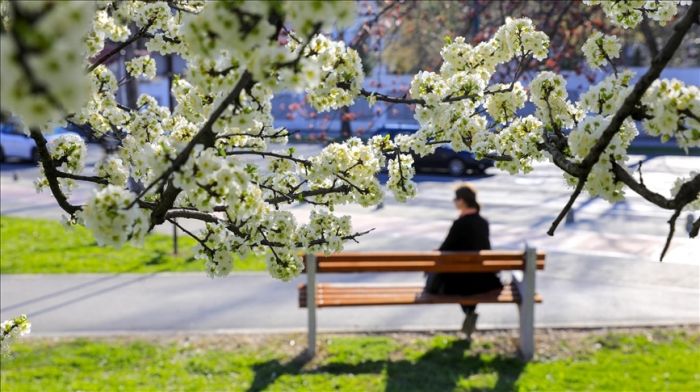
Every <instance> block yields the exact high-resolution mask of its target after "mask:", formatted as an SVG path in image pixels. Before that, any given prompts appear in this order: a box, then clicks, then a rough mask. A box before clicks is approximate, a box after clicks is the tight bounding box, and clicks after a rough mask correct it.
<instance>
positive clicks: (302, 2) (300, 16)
mask: <svg viewBox="0 0 700 392" xmlns="http://www.w3.org/2000/svg"><path fill="white" fill-rule="evenodd" d="M284 11H285V13H286V16H287V20H288V21H289V23H290V24H291V26H292V28H294V30H295V31H297V32H298V33H300V34H302V35H303V36H308V35H309V34H311V33H313V32H314V28H315V26H316V25H317V24H319V23H321V22H325V23H328V21H335V23H336V25H335V27H336V28H337V29H343V28H346V27H350V26H351V25H352V24H353V22H354V21H355V18H356V16H357V4H356V2H354V1H324V0H295V1H288V2H285V3H284Z"/></svg>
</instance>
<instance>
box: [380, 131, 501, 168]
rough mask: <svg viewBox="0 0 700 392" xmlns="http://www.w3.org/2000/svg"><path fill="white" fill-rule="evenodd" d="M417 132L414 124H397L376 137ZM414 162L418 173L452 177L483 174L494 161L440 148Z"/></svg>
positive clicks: (464, 152)
mask: <svg viewBox="0 0 700 392" xmlns="http://www.w3.org/2000/svg"><path fill="white" fill-rule="evenodd" d="M417 131H418V128H416V127H415V125H413V124H410V125H408V126H406V125H400V124H397V125H394V126H383V127H381V128H379V129H378V130H377V131H376V132H375V133H374V135H389V137H390V138H391V139H394V137H396V135H399V134H411V133H415V132H417ZM374 135H373V136H374ZM413 160H414V162H415V163H414V167H415V168H416V170H417V171H432V172H442V173H449V174H450V175H452V176H461V175H464V174H483V173H484V171H485V170H486V169H488V168H489V167H492V166H493V161H492V160H490V159H481V160H478V159H476V157H475V156H474V154H473V153H471V152H468V151H459V152H457V151H455V150H453V149H451V148H450V147H438V148H437V149H436V150H435V152H434V153H432V154H430V155H426V156H424V157H419V156H417V155H414V156H413Z"/></svg>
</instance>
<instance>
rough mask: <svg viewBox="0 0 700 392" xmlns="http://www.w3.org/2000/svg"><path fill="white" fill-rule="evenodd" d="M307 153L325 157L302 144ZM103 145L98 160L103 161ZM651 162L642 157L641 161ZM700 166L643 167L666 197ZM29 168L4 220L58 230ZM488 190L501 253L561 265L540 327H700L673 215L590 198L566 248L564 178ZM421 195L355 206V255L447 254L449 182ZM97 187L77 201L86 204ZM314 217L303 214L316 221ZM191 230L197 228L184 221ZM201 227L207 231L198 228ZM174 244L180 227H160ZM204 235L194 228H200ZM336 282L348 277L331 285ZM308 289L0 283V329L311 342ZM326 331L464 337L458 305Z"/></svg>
mask: <svg viewBox="0 0 700 392" xmlns="http://www.w3.org/2000/svg"><path fill="white" fill-rule="evenodd" d="M297 147H298V150H299V152H300V153H301V154H302V155H310V154H313V153H315V151H316V150H317V149H318V147H317V146H309V145H300V146H297ZM101 154H102V153H101V151H99V149H95V148H94V147H92V148H91V149H90V151H89V159H88V160H89V162H90V163H91V164H92V163H94V162H95V161H97V159H99V157H100V156H101ZM642 158H643V157H636V158H635V161H636V159H642ZM697 167H700V157H666V156H662V157H655V158H651V159H648V160H646V161H645V163H644V180H645V184H647V185H648V186H650V187H652V189H654V190H656V191H658V192H660V193H663V194H667V193H668V190H669V189H670V188H671V185H672V183H673V180H674V179H675V178H676V177H677V176H687V175H688V173H689V172H690V171H691V170H694V169H697ZM36 176H37V169H36V168H35V167H33V166H31V165H21V164H2V165H0V191H1V193H0V197H1V201H2V203H1V206H0V207H1V208H0V213H1V214H2V215H15V216H31V217H42V218H51V219H57V218H59V217H60V216H61V211H60V209H59V208H58V207H57V205H56V202H55V200H53V199H52V198H51V196H50V195H49V194H48V193H46V192H44V193H42V194H36V192H35V190H34V188H33V186H32V181H33V180H34V179H35V177H36ZM469 180H470V181H473V182H474V183H475V184H476V185H477V187H478V189H479V199H480V201H481V204H482V209H483V213H484V215H485V216H486V217H487V218H488V219H489V221H490V223H491V232H492V236H491V240H492V245H493V247H494V248H499V249H521V248H522V245H523V242H524V241H528V242H529V243H530V244H532V245H534V246H536V247H537V248H538V249H540V250H544V251H546V252H547V253H548V254H549V258H548V264H547V269H546V271H544V272H543V273H541V274H540V275H539V277H538V291H540V292H541V293H542V294H543V296H544V298H545V302H544V304H542V305H539V306H538V307H537V312H536V321H537V325H538V326H543V327H544V326H551V327H557V326H576V327H585V326H612V325H649V324H669V323H672V324H679V323H700V239H690V238H688V236H687V234H686V232H685V230H684V227H683V226H684V223H685V221H686V219H687V218H688V214H687V213H684V214H683V215H682V216H681V218H682V219H679V224H678V227H677V230H676V234H675V237H674V240H673V243H672V245H671V248H670V249H669V252H668V254H667V257H666V260H665V261H664V263H659V262H658V255H659V253H660V251H661V249H662V247H663V244H664V242H665V239H666V236H667V234H668V225H667V223H666V221H667V220H668V218H669V213H668V211H664V210H661V209H659V208H657V207H655V206H653V205H650V204H649V203H647V202H646V201H644V200H642V199H641V197H639V196H637V195H634V194H632V193H631V192H630V194H629V197H628V198H627V200H626V201H624V202H620V203H616V204H613V205H611V204H609V203H607V202H605V201H603V200H600V199H597V198H588V197H583V196H582V197H580V198H579V200H578V201H577V202H576V204H575V205H574V211H575V213H576V220H575V223H573V224H568V225H562V226H561V227H560V228H559V229H558V230H557V234H556V235H555V236H554V237H549V236H547V235H546V234H545V233H546V231H547V228H548V227H549V224H550V223H551V221H552V219H553V218H554V217H555V216H556V214H557V213H558V212H559V211H560V209H561V208H562V206H563V205H564V204H565V203H566V200H567V199H568V197H569V195H570V194H571V189H570V188H569V187H567V186H566V185H564V183H563V180H562V175H561V171H560V170H558V169H556V168H554V167H553V166H552V165H550V164H539V165H537V168H536V170H535V171H534V172H533V173H531V174H530V175H528V176H509V175H505V174H502V173H500V174H499V173H497V172H493V173H492V175H490V176H484V177H479V178H471V179H469ZM417 181H418V189H419V192H418V196H417V197H416V198H415V199H413V200H410V201H409V202H407V203H405V204H402V203H397V202H396V201H394V200H393V198H392V197H391V196H388V197H387V200H386V203H385V206H384V208H382V209H379V210H374V209H363V208H360V207H357V206H354V207H353V206H343V207H340V208H338V212H339V213H342V214H348V215H351V216H352V220H353V225H354V227H355V229H356V230H358V231H361V230H366V229H370V228H375V229H376V230H375V231H373V232H372V233H371V234H370V235H367V236H365V237H363V238H361V241H360V243H359V244H349V245H348V248H349V249H355V250H396V249H402V250H425V249H435V248H436V247H437V246H439V244H440V241H441V240H442V238H443V237H444V235H445V233H446V231H447V229H448V228H449V225H450V222H451V220H452V219H454V215H455V212H454V209H453V207H452V203H451V199H452V189H453V186H454V184H455V183H456V182H457V181H456V180H455V179H453V178H451V177H445V176H435V175H426V174H421V175H419V176H417ZM90 192H91V189H90V188H89V187H88V188H82V189H80V190H76V191H75V192H74V193H73V194H72V197H71V198H72V200H73V201H74V202H78V203H80V202H84V200H85V199H86V198H87V197H88V196H89V194H90ZM310 208H311V207H310V206H304V205H302V206H295V207H293V208H291V211H292V212H293V213H294V214H295V215H296V216H297V218H298V219H299V220H300V221H304V220H306V219H308V214H309V210H310ZM181 223H182V224H185V225H188V226H190V225H193V224H192V223H190V222H187V221H184V220H183V221H182V222H181ZM194 225H195V226H196V224H194ZM159 228H160V229H161V230H163V231H165V232H167V233H169V232H170V230H171V227H169V226H166V225H164V226H163V227H159ZM190 228H193V227H190ZM329 279H336V277H329ZM337 279H346V280H348V279H349V280H360V279H362V280H368V281H376V280H385V279H389V280H399V281H419V280H421V276H420V275H418V274H389V275H384V276H378V275H376V276H372V275H370V276H367V275H365V276H357V275H344V276H339V277H337ZM299 282H300V281H295V282H291V283H283V282H278V281H275V280H273V279H272V278H269V277H268V276H267V275H265V274H235V275H233V276H231V277H228V278H225V279H216V280H210V279H209V278H207V277H206V276H205V275H204V273H203V272H202V273H192V274H156V275H54V276H42V275H33V276H7V275H5V276H0V286H1V287H0V294H1V296H0V297H1V298H0V313H1V315H0V317H3V318H4V317H9V316H11V315H14V314H16V313H19V312H25V313H28V314H29V315H30V316H31V318H32V322H33V331H34V332H35V333H37V334H60V333H111V332H119V331H174V330H188V331H199V330H217V329H222V330H255V331H262V330H270V329H274V330H301V329H303V328H304V326H305V320H306V318H305V313H304V311H303V310H300V309H298V306H297V303H296V286H297V284H298V283H299ZM480 313H481V314H482V317H481V318H480V320H479V327H481V328H503V327H513V326H515V325H516V323H517V318H516V311H515V306H504V305H484V306H482V307H481V310H480ZM319 323H320V328H321V329H326V330H329V329H333V330H338V329H343V330H398V329H431V328H432V329H456V328H457V327H458V326H459V325H460V323H461V315H460V311H459V308H458V307H457V306H450V305H441V306H412V307H406V306H397V307H382V308H343V309H322V310H321V311H320V312H319Z"/></svg>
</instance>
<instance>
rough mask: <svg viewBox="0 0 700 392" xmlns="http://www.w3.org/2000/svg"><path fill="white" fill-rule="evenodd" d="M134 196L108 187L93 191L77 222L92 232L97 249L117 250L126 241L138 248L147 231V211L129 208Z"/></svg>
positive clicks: (111, 186) (120, 189)
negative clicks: (105, 247) (113, 248)
mask: <svg viewBox="0 0 700 392" xmlns="http://www.w3.org/2000/svg"><path fill="white" fill-rule="evenodd" d="M133 200H134V195H133V194H132V193H131V192H129V191H128V190H126V189H123V188H120V187H117V186H115V185H108V186H106V187H105V188H103V189H101V190H99V191H96V192H95V195H94V196H93V197H92V198H91V199H90V200H88V202H87V203H86V204H85V206H83V209H82V210H81V211H80V212H79V219H80V220H81V221H82V223H83V224H84V225H85V227H87V228H88V229H90V230H92V234H93V235H94V236H95V240H96V241H97V243H98V244H100V245H111V246H114V247H120V246H121V245H122V244H124V243H125V242H127V241H131V242H133V243H135V244H142V243H143V239H144V237H145V236H146V233H148V230H149V229H150V218H149V214H148V210H145V209H142V208H140V207H139V206H131V208H128V207H129V206H130V205H131V203H132V202H133Z"/></svg>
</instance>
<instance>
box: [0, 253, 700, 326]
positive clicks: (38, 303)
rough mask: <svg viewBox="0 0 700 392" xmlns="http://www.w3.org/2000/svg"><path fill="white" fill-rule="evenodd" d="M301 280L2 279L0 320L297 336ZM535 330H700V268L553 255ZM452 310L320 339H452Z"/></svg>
mask: <svg viewBox="0 0 700 392" xmlns="http://www.w3.org/2000/svg"><path fill="white" fill-rule="evenodd" d="M323 279H325V280H333V281H340V280H342V281H358V280H363V281H402V282H406V281H419V280H420V279H421V275H418V274H412V273H407V274H376V275H375V274H373V275H363V276H359V275H352V274H350V275H331V276H324V277H323ZM300 282H301V280H299V279H298V280H296V281H293V282H289V283H284V282H280V281H276V280H274V279H272V278H270V277H269V276H267V275H266V274H263V273H239V274H234V275H232V276H229V277H227V278H223V279H214V280H212V279H209V278H207V277H206V276H205V275H204V274H203V273H181V274H174V273H172V274H171V273H164V274H150V275H135V274H123V275H105V274H78V275H3V276H0V287H1V290H0V294H1V296H0V298H1V300H0V307H1V309H0V313H1V314H0V317H2V318H5V317H8V316H10V315H12V314H15V313H18V312H26V313H28V314H29V316H30V317H31V320H32V324H33V326H32V331H33V333H34V334H36V335H60V334H74V335H93V334H115V333H117V334H118V333H134V332H136V333H143V332H175V331H185V332H198V331H209V332H211V331H240V332H250V331H255V332H263V331H267V332H269V331H301V330H303V329H304V328H305V326H306V313H305V310H303V309H299V308H298V305H297V296H296V287H297V285H298V283H300ZM537 287H538V288H537V290H538V291H539V292H540V293H541V294H542V295H543V296H544V303H543V304H541V305H538V306H537V308H536V325H537V326H538V327H603V326H631V325H641V326H645V325H665V324H690V323H692V324H698V323H700V267H698V266H696V265H684V264H659V263H658V262H641V263H640V262H639V261H637V260H620V259H609V258H601V257H589V258H585V257H583V256H572V255H566V254H556V253H555V254H551V255H550V257H549V260H548V265H547V269H546V270H545V271H543V272H541V273H538V279H537ZM479 312H480V313H481V318H480V319H479V325H478V327H479V328H483V329H490V328H511V327H515V326H517V315H516V307H515V306H512V305H481V306H480V310H479ZM461 321H462V320H461V312H460V310H459V308H458V307H457V306H456V305H437V306H394V307H355V308H335V309H333V308H330V309H321V310H320V311H319V328H320V329H321V330H322V331H337V330H345V331H355V330H357V331H379V330H385V331H386V330H416V329H418V330H431V329H434V330H456V329H458V327H459V326H460V325H461Z"/></svg>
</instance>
